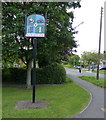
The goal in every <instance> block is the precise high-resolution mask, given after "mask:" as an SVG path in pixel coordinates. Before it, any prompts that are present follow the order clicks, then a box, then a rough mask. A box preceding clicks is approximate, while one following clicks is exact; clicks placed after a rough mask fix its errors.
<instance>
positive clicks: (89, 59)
mask: <svg viewBox="0 0 106 120" xmlns="http://www.w3.org/2000/svg"><path fill="white" fill-rule="evenodd" d="M81 59H82V61H83V63H84V65H88V66H89V69H90V65H91V64H92V63H93V64H95V65H96V64H97V63H98V53H97V52H87V51H84V52H83V54H82V56H81Z"/></svg>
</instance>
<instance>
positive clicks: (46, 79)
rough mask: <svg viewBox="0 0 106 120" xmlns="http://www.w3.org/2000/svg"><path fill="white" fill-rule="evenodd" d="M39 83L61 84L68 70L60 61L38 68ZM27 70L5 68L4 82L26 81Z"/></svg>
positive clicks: (23, 82) (37, 77) (37, 78)
mask: <svg viewBox="0 0 106 120" xmlns="http://www.w3.org/2000/svg"><path fill="white" fill-rule="evenodd" d="M36 71H37V72H36V83H37V84H61V83H64V82H65V81H66V71H65V69H64V67H63V66H62V65H60V64H58V63H53V64H51V65H48V66H46V67H43V68H37V70H36ZM26 74H27V71H26V70H25V69H23V68H8V69H3V72H2V79H3V82H9V83H21V84H25V83H26Z"/></svg>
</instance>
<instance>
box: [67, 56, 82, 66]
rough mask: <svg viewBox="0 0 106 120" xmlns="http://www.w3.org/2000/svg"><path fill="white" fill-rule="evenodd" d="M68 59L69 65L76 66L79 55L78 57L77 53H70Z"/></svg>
mask: <svg viewBox="0 0 106 120" xmlns="http://www.w3.org/2000/svg"><path fill="white" fill-rule="evenodd" d="M68 60H69V64H70V65H73V66H78V65H79V60H80V57H79V55H72V56H70V57H69V58H68Z"/></svg>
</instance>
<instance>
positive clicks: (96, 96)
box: [65, 68, 106, 118]
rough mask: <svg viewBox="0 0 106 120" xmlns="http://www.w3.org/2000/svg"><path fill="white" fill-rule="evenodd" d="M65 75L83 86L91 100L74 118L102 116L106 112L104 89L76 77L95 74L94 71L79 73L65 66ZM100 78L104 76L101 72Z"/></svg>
mask: <svg viewBox="0 0 106 120" xmlns="http://www.w3.org/2000/svg"><path fill="white" fill-rule="evenodd" d="M65 69H66V73H67V76H68V77H69V78H71V79H73V81H74V82H76V83H77V84H78V85H80V86H81V87H83V88H85V89H86V90H87V91H88V92H90V94H91V102H90V104H89V105H88V107H87V108H86V109H85V110H84V111H83V112H81V113H80V114H79V115H77V116H75V118H104V117H105V115H106V113H105V112H104V111H103V109H104V93H106V89H104V88H100V87H98V86H96V85H94V84H92V83H90V82H87V81H85V80H82V79H80V78H78V76H96V73H90V72H85V71H82V72H81V73H79V71H78V70H74V69H69V68H65ZM100 78H104V75H103V74H100Z"/></svg>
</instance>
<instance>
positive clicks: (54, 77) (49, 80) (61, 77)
mask: <svg viewBox="0 0 106 120" xmlns="http://www.w3.org/2000/svg"><path fill="white" fill-rule="evenodd" d="M65 81H66V71H65V69H64V67H63V66H62V65H60V64H58V63H52V64H51V65H48V66H46V67H43V68H40V69H37V83H39V84H61V83H64V82H65Z"/></svg>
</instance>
